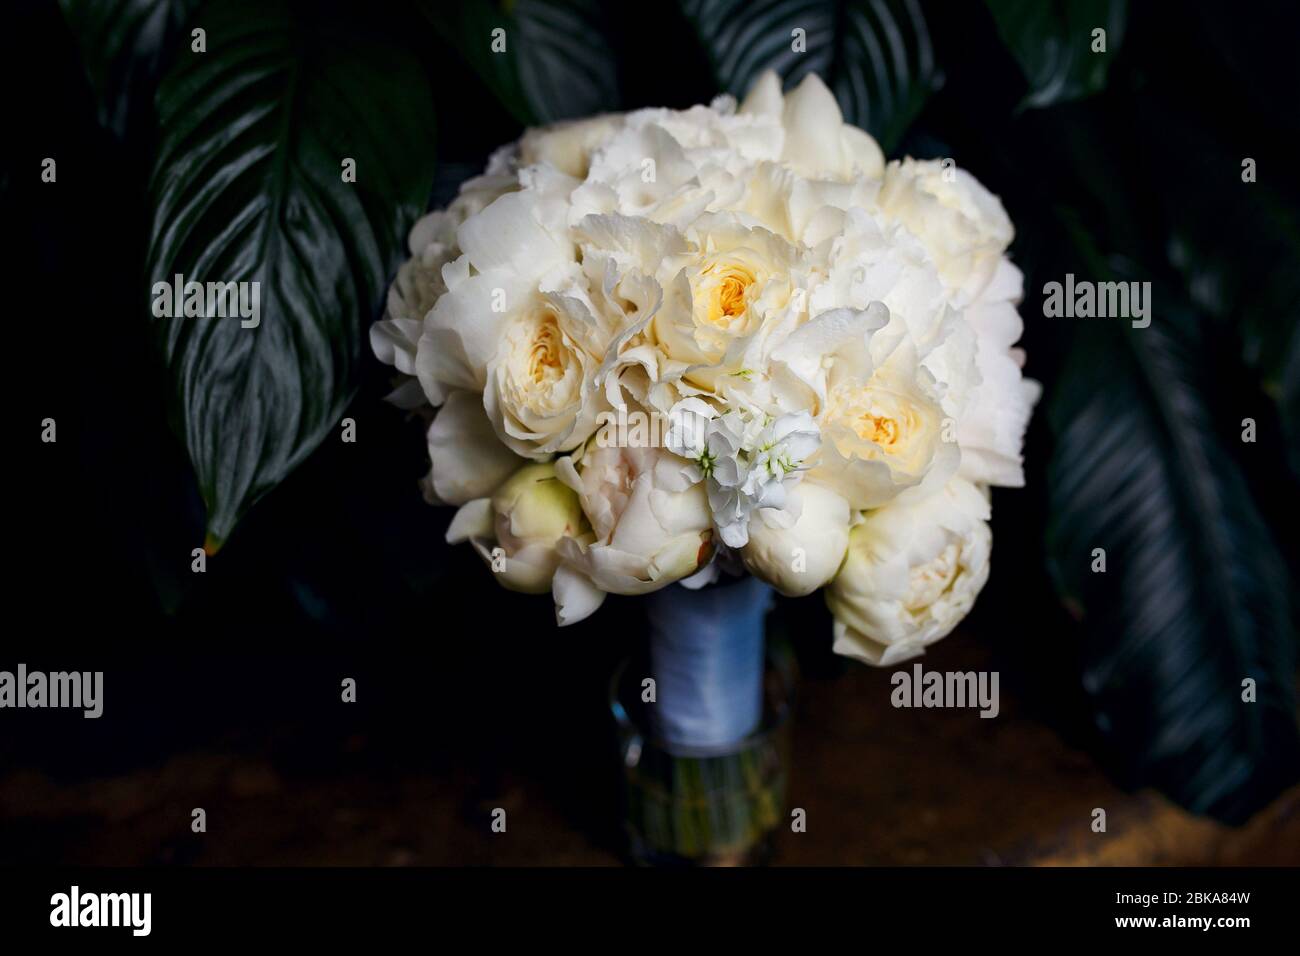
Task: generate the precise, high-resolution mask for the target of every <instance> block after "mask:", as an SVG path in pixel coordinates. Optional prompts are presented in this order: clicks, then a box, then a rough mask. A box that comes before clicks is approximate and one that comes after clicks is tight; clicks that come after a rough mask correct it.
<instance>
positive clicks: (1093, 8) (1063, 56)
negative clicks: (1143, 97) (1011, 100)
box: [986, 0, 1127, 106]
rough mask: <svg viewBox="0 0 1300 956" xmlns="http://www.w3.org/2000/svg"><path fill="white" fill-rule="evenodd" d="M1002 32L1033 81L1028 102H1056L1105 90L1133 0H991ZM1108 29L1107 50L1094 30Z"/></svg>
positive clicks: (995, 17)
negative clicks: (1098, 47)
mask: <svg viewBox="0 0 1300 956" xmlns="http://www.w3.org/2000/svg"><path fill="white" fill-rule="evenodd" d="M986 2H987V4H988V7H989V10H990V11H991V12H992V14H993V19H994V21H996V23H997V27H998V34H999V35H1000V36H1001V37H1002V42H1003V43H1005V44H1006V45H1007V48H1008V49H1009V50H1010V51H1011V53H1012V55H1013V56H1014V57H1015V58H1016V62H1018V63H1019V64H1020V69H1021V71H1022V72H1023V73H1024V74H1025V79H1026V80H1028V81H1029V94H1028V96H1026V97H1025V105H1026V106H1050V105H1051V104H1053V103H1060V102H1063V101H1066V100H1077V99H1080V98H1082V97H1084V96H1090V95H1091V94H1093V93H1096V92H1098V91H1099V90H1102V89H1104V88H1105V86H1106V73H1107V71H1108V70H1109V69H1110V64H1111V61H1112V60H1113V59H1114V58H1115V55H1116V54H1117V53H1118V52H1119V48H1120V43H1121V42H1122V41H1123V39H1124V25H1125V21H1126V19H1127V16H1126V15H1127V0H986ZM1098 29H1100V30H1105V31H1106V33H1105V45H1106V48H1105V52H1104V53H1103V52H1094V50H1093V43H1094V38H1093V31H1094V30H1098Z"/></svg>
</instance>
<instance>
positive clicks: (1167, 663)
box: [1049, 292, 1300, 822]
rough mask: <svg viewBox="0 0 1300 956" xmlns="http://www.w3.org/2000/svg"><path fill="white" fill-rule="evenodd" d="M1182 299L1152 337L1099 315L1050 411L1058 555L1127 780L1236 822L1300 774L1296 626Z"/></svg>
mask: <svg viewBox="0 0 1300 956" xmlns="http://www.w3.org/2000/svg"><path fill="white" fill-rule="evenodd" d="M1157 294H1158V296H1159V294H1160V293H1159V292H1158V293H1157ZM1170 298H1171V297H1170V296H1169V295H1164V296H1163V297H1162V298H1161V307H1160V309H1159V310H1158V311H1157V313H1156V315H1155V317H1154V318H1153V319H1152V322H1151V325H1150V326H1149V327H1148V328H1145V329H1134V328H1131V327H1129V326H1128V323H1126V322H1124V320H1121V319H1091V320H1088V319H1084V320H1081V321H1082V322H1084V323H1088V324H1085V325H1083V326H1082V327H1081V328H1080V329H1079V331H1078V334H1077V337H1076V342H1075V346H1074V349H1073V351H1072V353H1071V358H1070V361H1069V363H1068V364H1067V368H1066V369H1065V372H1064V374H1063V375H1062V378H1061V380H1060V381H1059V383H1058V385H1057V388H1056V390H1055V393H1054V395H1053V397H1052V400H1051V404H1050V407H1049V418H1050V421H1051V424H1052V427H1053V430H1054V432H1055V436H1056V448H1055V454H1054V457H1053V459H1052V461H1051V464H1050V467H1049V484H1050V495H1051V505H1052V521H1051V525H1050V528H1049V550H1050V553H1051V556H1052V561H1053V566H1054V567H1053V570H1054V573H1055V574H1056V576H1057V578H1058V581H1059V583H1060V585H1061V587H1062V589H1063V591H1064V593H1065V595H1066V596H1067V599H1068V603H1069V604H1070V605H1072V606H1074V607H1075V608H1076V609H1077V610H1078V611H1079V612H1080V613H1081V615H1082V620H1083V624H1084V629H1085V631H1086V634H1087V644H1086V646H1085V648H1084V660H1085V672H1084V675H1083V680H1084V687H1085V689H1086V691H1087V692H1088V693H1089V694H1090V695H1091V697H1092V699H1093V701H1094V705H1095V717H1096V722H1097V726H1098V728H1099V730H1100V731H1101V732H1102V734H1103V736H1104V737H1105V738H1106V741H1107V744H1108V746H1109V749H1110V751H1111V754H1112V756H1113V757H1114V758H1116V759H1117V762H1118V768H1117V769H1119V771H1120V772H1121V775H1122V776H1123V777H1124V778H1125V779H1127V780H1128V781H1129V782H1131V783H1143V784H1155V785H1157V786H1159V787H1160V788H1161V789H1163V790H1165V792H1167V793H1168V794H1170V795H1171V796H1172V797H1173V798H1174V799H1176V800H1177V801H1179V802H1180V803H1182V804H1183V805H1185V806H1187V807H1189V808H1190V809H1192V810H1194V811H1197V812H1201V813H1208V814H1212V815H1214V816H1216V817H1219V818H1222V819H1225V820H1228V821H1234V822H1235V821H1241V820H1244V819H1245V818H1246V817H1247V816H1248V815H1249V814H1250V813H1251V812H1252V811H1254V810H1255V809H1257V808H1258V807H1260V806H1262V805H1264V804H1265V803H1266V802H1267V801H1268V800H1269V799H1271V798H1272V797H1273V796H1275V795H1276V794H1277V792H1278V791H1279V790H1280V789H1281V788H1282V787H1283V786H1285V785H1286V784H1287V783H1289V782H1291V781H1293V780H1294V779H1296V776H1297V773H1300V745H1298V743H1297V727H1296V698H1295V689H1294V685H1293V680H1294V673H1295V661H1296V656H1295V629H1294V618H1293V616H1292V609H1291V608H1290V607H1289V603H1288V583H1287V569H1286V566H1285V562H1284V561H1283V559H1282V557H1281V555H1280V554H1279V553H1278V550H1277V548H1276V546H1275V544H1274V542H1273V540H1272V539H1271V537H1270V534H1269V530H1268V527H1267V525H1266V522H1265V521H1264V519H1263V517H1262V516H1261V514H1260V513H1259V511H1258V510H1257V509H1256V507H1255V505H1254V503H1253V502H1252V500H1251V498H1250V495H1249V492H1248V490H1247V487H1246V484H1245V482H1244V480H1243V478H1242V476H1241V473H1240V471H1239V469H1238V467H1237V465H1236V464H1235V462H1234V454H1233V452H1232V451H1231V450H1230V448H1229V447H1228V444H1227V442H1228V441H1230V440H1233V439H1235V437H1236V436H1230V437H1227V438H1225V439H1222V440H1221V439H1220V438H1219V437H1216V434H1215V428H1214V421H1213V416H1212V415H1211V410H1210V408H1209V407H1208V403H1209V402H1210V401H1211V399H1210V398H1209V397H1208V396H1210V395H1211V394H1212V392H1210V391H1209V389H1210V388H1211V387H1212V382H1211V381H1210V380H1209V377H1208V376H1207V375H1206V374H1205V370H1204V369H1203V368H1202V367H1201V364H1200V363H1201V362H1202V361H1204V359H1203V356H1204V349H1203V348H1201V346H1200V344H1199V342H1198V334H1197V326H1196V323H1195V322H1194V321H1193V317H1192V316H1191V315H1190V314H1188V313H1187V312H1184V311H1179V310H1178V309H1177V308H1176V307H1174V306H1173V305H1171V304H1170V302H1169V299H1170ZM1242 447H1246V448H1249V447H1250V446H1249V445H1246V446H1242ZM1096 549H1102V550H1103V551H1104V560H1105V569H1104V571H1102V570H1097V568H1098V567H1099V565H1098V564H1097V561H1098V552H1097V550H1096ZM1247 679H1250V680H1252V681H1254V682H1255V694H1256V699H1255V701H1254V702H1247V701H1245V700H1243V694H1244V685H1243V682H1244V681H1246V680H1247Z"/></svg>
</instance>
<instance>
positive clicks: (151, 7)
mask: <svg viewBox="0 0 1300 956" xmlns="http://www.w3.org/2000/svg"><path fill="white" fill-rule="evenodd" d="M198 3H199V0H60V3H59V6H60V7H62V8H63V16H64V19H66V20H67V22H68V26H69V27H71V28H72V32H73V35H74V36H75V37H76V38H77V45H78V46H79V47H80V49H81V55H82V59H83V61H84V63H85V66H86V74H87V76H88V77H89V79H90V83H91V87H92V88H93V89H94V91H95V98H96V100H97V101H98V103H99V118H100V122H101V123H103V124H104V125H105V126H107V127H109V128H110V129H112V130H113V131H114V132H115V133H117V134H118V135H119V136H122V135H124V134H125V133H126V131H127V127H128V126H129V125H130V124H131V123H132V122H134V114H135V112H136V109H137V107H138V106H139V104H140V101H141V100H144V101H146V102H152V98H153V89H154V84H155V82H156V81H157V79H158V75H159V73H160V72H161V70H162V69H163V68H165V66H166V65H167V63H168V61H170V60H172V59H174V58H175V57H176V55H177V54H178V53H179V52H180V50H181V49H182V48H185V49H188V45H189V38H188V37H186V36H183V34H182V28H183V27H184V26H185V23H186V21H187V19H188V18H189V15H190V14H191V13H193V12H194V9H195V7H197V6H198Z"/></svg>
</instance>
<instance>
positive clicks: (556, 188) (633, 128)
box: [371, 73, 1038, 665]
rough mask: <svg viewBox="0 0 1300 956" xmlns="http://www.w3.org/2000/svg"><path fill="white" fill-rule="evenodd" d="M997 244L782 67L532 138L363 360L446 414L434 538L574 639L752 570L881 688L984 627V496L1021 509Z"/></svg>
mask: <svg viewBox="0 0 1300 956" xmlns="http://www.w3.org/2000/svg"><path fill="white" fill-rule="evenodd" d="M1011 238H1012V226H1011V223H1010V221H1009V220H1008V218H1007V215H1006V213H1005V212H1004V210H1003V208H1002V205H1001V203H1000V202H999V201H998V199H997V198H996V197H995V196H993V195H991V194H990V193H989V192H988V191H986V190H985V189H984V188H983V187H982V186H981V185H980V184H979V183H978V182H977V181H976V180H975V179H974V178H973V177H972V176H971V175H970V174H968V173H966V172H965V171H963V170H961V169H958V168H956V167H955V166H954V165H953V163H952V162H951V161H950V160H934V161H916V160H913V159H910V158H908V159H904V160H902V161H893V162H890V163H888V164H886V162H885V159H884V156H883V155H882V153H881V150H880V147H879V146H878V145H877V144H876V142H875V141H874V140H873V139H872V138H871V137H870V136H869V135H867V134H866V133H864V132H863V131H862V130H859V129H857V128H855V127H853V126H849V125H846V124H845V123H844V122H843V119H842V116H841V113H840V111H839V108H838V107H837V105H836V102H835V99H834V97H833V96H832V95H831V93H830V92H829V91H828V90H827V88H826V87H825V86H824V85H823V84H822V82H821V81H820V80H819V79H818V78H817V77H816V76H815V75H809V76H808V77H807V78H805V79H804V80H803V82H802V83H801V84H800V85H799V86H798V87H797V88H796V89H794V90H793V91H792V92H791V93H789V94H788V95H784V96H783V94H782V92H781V87H780V83H779V81H778V79H777V77H776V76H775V74H772V73H768V74H766V75H764V76H763V77H762V78H761V79H759V80H758V81H757V83H756V84H755V85H754V87H753V89H752V90H751V91H750V93H749V95H748V96H747V97H746V98H745V100H744V102H743V103H740V104H739V105H738V104H737V103H736V101H735V100H734V99H733V98H731V97H727V96H722V97H719V98H718V99H716V100H715V101H714V102H713V103H712V104H711V105H709V106H707V107H705V106H697V107H694V108H692V109H688V110H683V111H677V110H669V109H643V110H638V111H636V112H632V113H628V114H624V115H605V116H597V117H594V118H591V119H586V120H581V121H576V122H568V123H562V124H558V125H555V126H551V127H547V128H544V129H532V130H528V131H527V132H526V133H525V134H524V136H523V138H522V139H521V140H520V141H519V142H517V143H515V144H512V145H510V146H507V147H504V148H503V149H501V150H499V151H498V152H497V153H496V154H495V155H494V156H493V157H492V158H491V160H490V162H489V164H488V168H487V170H486V172H485V173H484V174H483V175H481V176H479V177H477V178H475V179H472V180H470V181H468V182H466V183H465V184H464V185H463V186H462V187H461V189H460V194H459V195H458V196H457V198H456V199H455V200H454V201H453V202H452V203H451V205H450V206H449V207H448V208H447V209H446V210H441V211H437V212H433V213H431V214H429V215H427V216H426V217H424V218H423V219H421V220H420V221H419V222H418V223H417V224H416V225H415V227H414V229H413V230H412V232H411V236H410V250H411V254H412V258H411V259H410V260H409V261H408V262H407V263H406V264H405V265H403V267H402V268H401V270H400V272H399V274H398V276H397V280H396V282H395V284H394V285H393V288H392V290H391V291H390V293H389V298H388V308H387V312H386V315H385V316H384V318H383V320H382V321H380V322H378V323H377V324H376V325H375V326H374V327H373V329H372V333H371V341H372V345H373V348H374V350H375V352H376V354H377V355H378V356H379V357H380V358H381V359H382V360H383V361H385V362H387V363H389V364H391V365H393V366H395V367H396V369H397V370H398V371H399V372H401V373H404V374H405V375H407V376H410V377H411V378H410V379H409V380H408V381H406V382H405V383H404V384H403V385H402V387H400V388H399V389H398V391H397V392H396V393H394V396H393V400H394V401H396V402H399V403H402V404H404V405H406V406H408V407H414V406H416V405H424V404H426V403H427V404H428V405H430V406H433V407H435V408H436V409H437V414H436V416H435V417H434V418H433V419H432V423H431V425H430V426H429V429H428V447H429V457H430V459H431V462H432V468H431V471H430V474H429V476H428V479H427V481H426V483H425V485H426V487H425V491H426V495H427V497H428V499H429V500H430V501H431V502H433V503H441V504H448V505H456V506H458V507H459V510H458V511H457V513H456V515H455V517H454V519H453V520H452V522H451V525H450V528H449V530H448V532H447V538H448V540H449V541H452V542H469V543H470V544H471V545H472V546H473V548H474V549H475V550H476V551H477V552H478V553H479V555H480V556H481V557H482V558H483V560H484V561H485V562H486V563H487V564H488V566H489V567H491V568H492V570H493V571H495V572H496V573H497V578H498V580H499V581H500V582H501V584H502V585H503V586H505V587H507V588H510V589H512V590H516V591H523V592H528V593H539V594H540V593H546V592H550V593H551V594H553V596H554V601H555V611H556V617H557V620H558V622H559V623H560V624H561V625H565V624H570V623H573V622H575V621H579V620H582V619H583V618H585V617H587V616H588V615H590V614H592V613H593V612H594V611H595V610H596V609H597V608H598V607H599V606H600V604H601V602H602V601H603V599H604V598H605V595H606V594H608V593H614V594H646V593H648V592H652V591H655V590H657V589H660V588H663V587H665V586H666V585H669V584H672V583H673V582H678V581H680V582H682V584H684V585H685V586H687V587H700V586H703V585H705V584H708V583H709V582H710V581H712V580H713V579H714V578H715V577H716V576H717V575H718V574H719V573H720V572H723V571H728V572H733V573H735V572H739V573H743V571H744V570H747V571H748V572H749V573H750V574H752V575H753V576H755V577H757V578H759V579H761V580H762V581H764V582H767V583H768V584H770V585H771V586H772V587H773V588H775V589H776V590H778V591H780V592H781V593H783V594H787V595H804V594H809V593H811V592H813V591H815V590H817V589H819V588H823V589H825V595H826V600H827V602H828V603H829V606H830V608H831V610H832V612H833V614H834V618H835V649H836V650H837V651H839V652H841V653H844V654H847V655H851V656H853V657H856V658H859V659H861V660H863V661H866V662H868V663H871V664H875V665H890V664H893V663H895V662H897V661H900V660H904V659H906V658H908V657H911V656H914V655H917V654H919V653H921V652H922V649H923V648H924V647H925V646H926V645H928V644H930V643H931V642H933V641H935V640H938V639H939V638H941V637H943V636H944V635H946V634H947V633H948V632H949V631H951V630H952V628H953V627H954V626H955V625H956V624H957V622H958V621H959V620H960V619H961V618H962V617H963V616H964V615H965V614H966V613H967V612H968V611H969V610H970V608H971V606H972V604H973V602H974V600H975V597H976V595H977V594H978V593H979V590H980V588H981V587H982V586H983V584H984V582H985V580H986V579H987V577H988V570H989V551H990V545H991V534H990V531H989V526H988V520H989V493H988V488H989V486H990V485H1003V486H1018V485H1021V484H1022V483H1023V473H1022V467H1021V442H1022V438H1023V434H1024V430H1025V426H1026V423H1027V420H1028V418H1029V414H1030V411H1031V409H1032V406H1033V404H1034V401H1035V399H1036V398H1037V394H1038V386H1037V384H1036V383H1035V382H1033V381H1030V380H1027V379H1025V378H1023V377H1022V375H1021V366H1022V364H1023V360H1024V356H1023V353H1021V352H1020V351H1019V350H1018V349H1016V348H1014V347H1013V346H1014V343H1015V342H1016V341H1017V339H1018V338H1019V337H1020V333H1021V321H1020V317H1019V315H1018V314H1017V311H1016V303H1017V302H1018V301H1019V299H1020V295H1021V275H1020V272H1019V271H1018V270H1017V269H1016V268H1015V266H1013V265H1012V264H1011V262H1010V261H1009V260H1008V259H1007V257H1006V255H1005V252H1006V249H1007V246H1008V244H1009V243H1010V241H1011Z"/></svg>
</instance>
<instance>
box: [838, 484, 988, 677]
mask: <svg viewBox="0 0 1300 956" xmlns="http://www.w3.org/2000/svg"><path fill="white" fill-rule="evenodd" d="M988 518H989V504H988V499H987V497H986V496H985V494H984V493H983V492H981V491H980V490H979V489H978V488H976V487H975V486H974V485H972V484H971V483H970V482H968V481H965V480H963V479H961V478H955V479H953V480H952V481H950V482H949V483H948V484H947V485H945V486H944V487H943V488H942V489H941V490H940V491H939V492H938V493H936V494H934V495H931V496H929V497H927V498H922V499H920V500H917V501H911V502H896V503H894V504H891V505H887V506H886V507H884V508H881V509H879V510H876V511H870V512H868V513H867V514H866V515H865V516H864V518H863V521H862V523H861V524H859V525H857V526H856V527H855V528H854V529H853V531H852V532H851V533H850V534H849V547H848V556H847V557H846V558H845V559H844V565H843V567H842V568H841V569H840V573H839V574H838V575H837V576H836V577H835V580H834V581H832V582H831V583H830V585H829V586H828V587H827V588H826V603H827V604H828V605H829V606H830V609H831V613H832V614H834V616H835V651H836V652H837V653H840V654H845V655H847V656H849V657H856V658H858V659H859V660H863V661H866V662H867V663H868V664H874V665H876V666H879V667H887V666H889V665H891V664H897V663H898V662H899V661H904V660H907V659H908V658H911V657H915V656H917V655H918V654H920V653H922V652H923V650H924V648H925V647H926V646H927V645H929V644H932V643H934V642H935V641H937V640H939V639H940V638H941V637H945V636H946V635H947V634H948V633H949V632H950V631H951V630H952V629H953V628H954V627H956V626H957V623H958V622H959V621H960V620H961V619H962V618H963V617H965V616H966V614H967V613H968V612H969V611H970V609H971V607H972V606H973V605H974V603H975V598H976V596H978V594H979V592H980V589H981V588H983V587H984V582H985V581H987V580H988V575H989V552H990V549H991V546H992V541H993V536H992V534H991V533H990V531H989V526H988V524H987V521H988Z"/></svg>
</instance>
